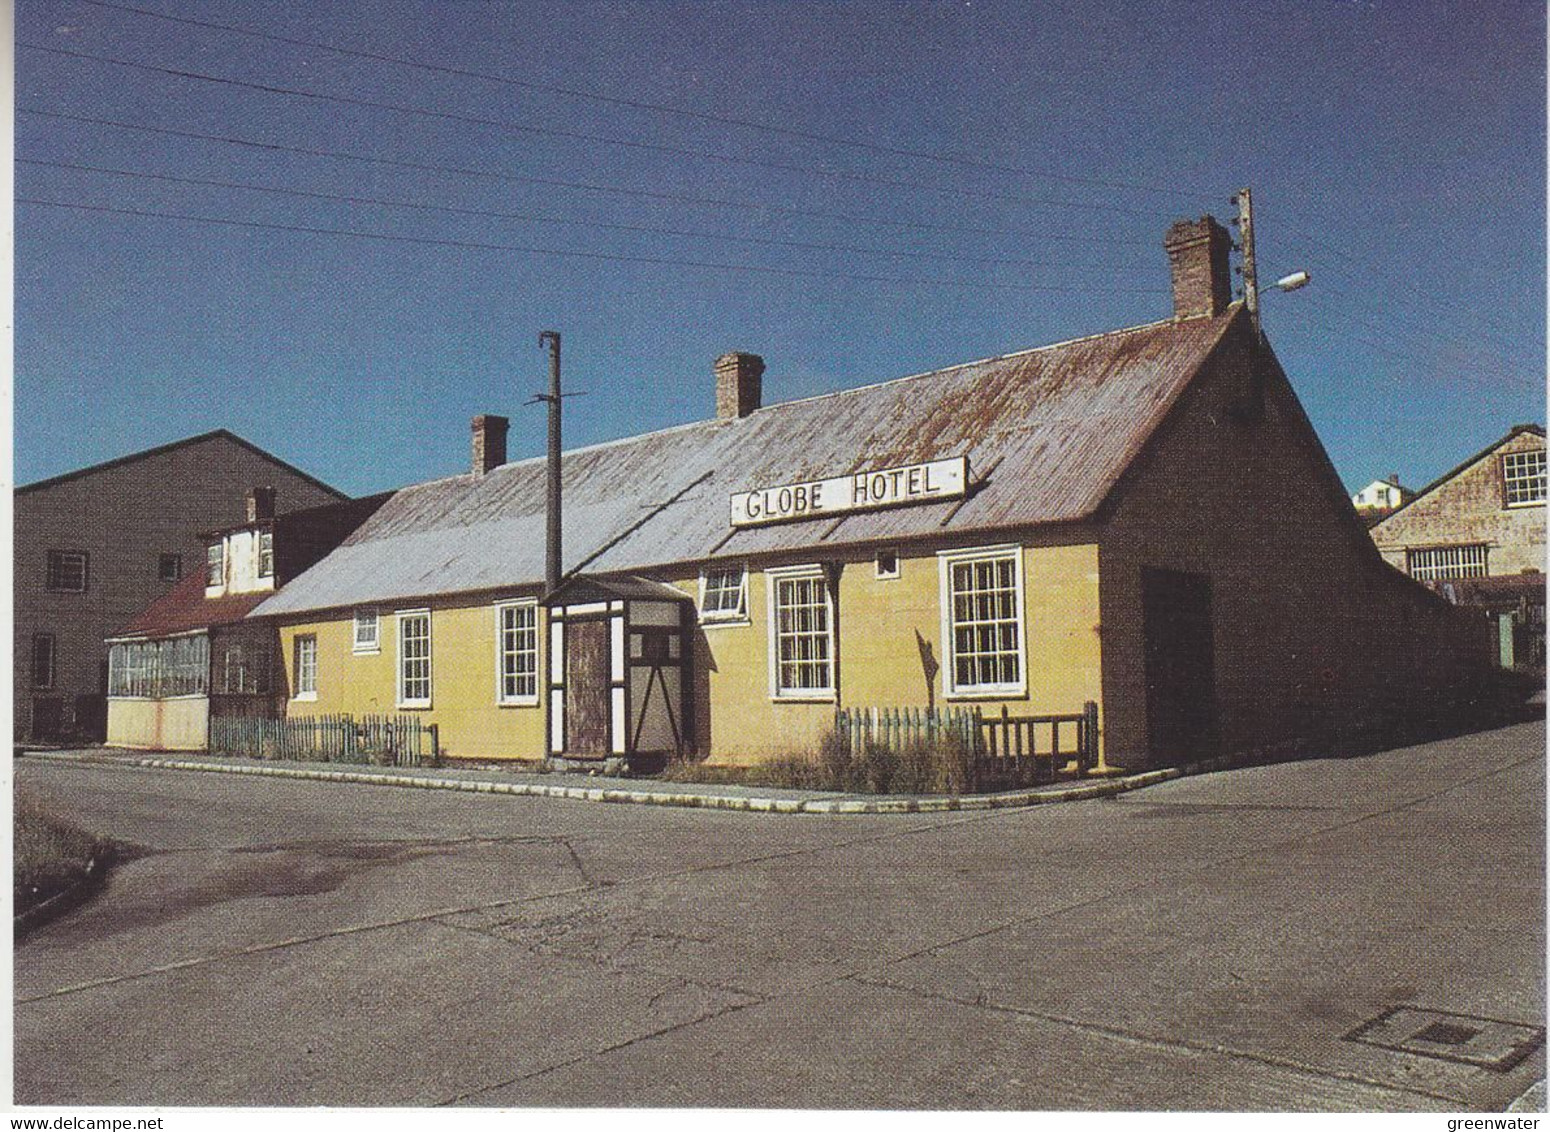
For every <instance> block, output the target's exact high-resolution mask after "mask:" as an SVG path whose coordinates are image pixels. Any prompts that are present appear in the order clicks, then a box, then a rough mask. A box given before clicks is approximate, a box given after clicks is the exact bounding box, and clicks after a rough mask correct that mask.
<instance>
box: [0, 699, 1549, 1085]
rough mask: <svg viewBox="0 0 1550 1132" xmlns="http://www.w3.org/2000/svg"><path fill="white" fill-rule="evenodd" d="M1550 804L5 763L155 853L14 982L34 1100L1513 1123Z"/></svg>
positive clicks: (1359, 784) (1350, 786)
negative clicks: (791, 802) (1509, 1116)
mask: <svg viewBox="0 0 1550 1132" xmlns="http://www.w3.org/2000/svg"><path fill="white" fill-rule="evenodd" d="M1544 768H1545V729H1544V725H1543V723H1531V724H1523V725H1518V726H1514V727H1510V728H1505V729H1501V730H1496V731H1489V732H1484V733H1480V734H1476V735H1472V736H1467V737H1465V738H1462V739H1457V740H1451V741H1447V742H1442V743H1435V744H1431V745H1427V746H1422V747H1413V748H1409V749H1405V750H1397V751H1390V752H1385V753H1382V754H1378V755H1371V756H1367V757H1363V758H1357V759H1350V760H1320V761H1310V762H1304V763H1298V764H1288V765H1280V766H1273V767H1262V768H1254V769H1246V770H1238V771H1232V772H1225V773H1220V774H1215V775H1209V776H1203V777H1199V778H1193V779H1185V780H1181V781H1177V782H1172V783H1167V784H1165V785H1161V786H1157V787H1153V788H1150V789H1147V790H1144V791H1140V792H1137V793H1134V794H1129V795H1125V796H1122V797H1119V798H1116V799H1109V800H1101V801H1092V802H1083V803H1073V804H1066V805H1057V806H1046V807H1040V808H1037V809H1032V810H1019V811H995V812H989V813H976V814H946V815H908V816H870V817H867V816H818V815H790V816H775V815H758V814H738V813H719V812H701V811H695V810H678V809H661V808H656V807H650V806H624V805H606V804H596V803H578V802H565V801H556V800H548V799H521V798H510V797H498V796H483V795H469V794H450V793H441V792H428V791H419V790H408V789H398V788H385V787H371V786H342V785H327V784H321V783H309V782H290V781H281V780H272V779H250V778H240V777H235V776H226V775H213V774H197V773H189V772H177V771H164V770H142V769H131V768H118V767H107V768H104V767H95V766H84V765H76V766H72V765H64V764H60V763H54V762H43V761H38V760H21V761H19V762H18V763H17V764H16V777H17V780H18V783H19V784H20V786H21V787H23V788H25V789H28V790H31V791H33V792H34V793H36V794H38V795H42V796H43V797H45V798H47V799H49V800H51V801H53V802H55V803H56V804H57V805H58V806H59V808H61V809H62V810H64V811H66V812H68V813H71V814H73V815H74V816H75V817H76V818H77V819H78V820H79V821H81V822H82V823H83V824H85V825H87V826H89V827H91V828H94V829H96V830H98V831H101V832H103V833H106V834H109V835H111V836H113V837H115V838H118V839H119V840H121V841H123V842H126V843H129V844H131V845H133V846H135V847H136V850H135V852H136V855H135V856H133V857H132V859H130V860H128V861H126V862H124V863H121V864H120V865H119V866H118V867H117V869H116V870H115V872H114V873H113V874H112V876H111V878H110V881H109V883H108V885H107V887H106V889H105V890H104V891H103V892H102V893H100V894H99V895H98V896H97V897H96V898H95V899H94V900H93V901H92V902H91V903H89V904H87V905H85V906H83V907H81V908H79V909H78V910H76V911H75V912H72V913H70V914H69V915H67V916H65V917H64V918H62V919H60V920H57V921H55V922H54V923H52V924H50V925H47V926H45V927H43V928H41V929H39V930H37V931H36V932H35V933H33V934H32V935H30V936H29V937H27V938H25V939H24V940H23V941H22V942H21V943H20V944H18V945H17V948H16V952H15V980H16V982H15V1090H16V1100H17V1102H18V1103H20V1104H51V1105H64V1104H72V1105H75V1104H94V1105H114V1104H145V1105H156V1106H181V1105H208V1104H216V1105H234V1106H235V1105H289V1104H302V1105H415V1106H428V1105H444V1104H455V1105H456V1104H461V1105H503V1106H506V1105H513V1106H567V1107H572V1106H591V1105H608V1106H627V1107H644V1106H659V1105H670V1106H776V1107H824V1108H845V1107H865V1108H1018V1109H1191V1110H1194V1109H1241V1110H1258V1109H1282V1110H1318V1109H1361V1110H1413V1109H1421V1110H1432V1111H1442V1110H1457V1109H1461V1108H1465V1109H1492V1108H1503V1107H1505V1106H1507V1105H1508V1104H1510V1103H1512V1102H1513V1101H1514V1099H1515V1098H1518V1097H1519V1096H1520V1095H1521V1094H1523V1093H1524V1091H1525V1090H1527V1089H1528V1088H1529V1087H1530V1086H1532V1085H1534V1083H1535V1082H1537V1081H1540V1080H1542V1079H1543V1077H1544V1065H1545V1056H1544V1049H1543V1029H1542V1027H1543V1026H1544V1023H1545V899H1544V898H1545V874H1544V862H1545V845H1544V834H1545V810H1544V804H1545V773H1544ZM1396 1008H1398V1009H1396ZM1426 1011H1431V1012H1438V1011H1440V1012H1445V1013H1441V1014H1433V1013H1424V1012H1426ZM1460 1016H1463V1017H1460ZM1364 1026H1366V1027H1367V1029H1366V1030H1361V1028H1362V1027H1364ZM1439 1027H1440V1028H1439ZM1356 1031H1361V1032H1360V1033H1357V1034H1356V1038H1361V1039H1365V1040H1353V1037H1352V1035H1353V1032H1356ZM1418 1035H1419V1036H1418Z"/></svg>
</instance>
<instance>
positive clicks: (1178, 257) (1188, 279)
mask: <svg viewBox="0 0 1550 1132" xmlns="http://www.w3.org/2000/svg"><path fill="white" fill-rule="evenodd" d="M1163 247H1164V248H1166V249H1167V250H1168V265H1169V266H1170V267H1171V268H1172V269H1173V317H1174V318H1200V317H1202V316H1210V317H1212V318H1214V317H1216V316H1217V315H1219V314H1221V313H1222V312H1223V311H1225V310H1226V309H1227V304H1228V303H1230V302H1232V269H1231V267H1230V266H1229V264H1228V254H1227V253H1228V252H1229V251H1230V250H1231V248H1232V237H1231V236H1229V235H1228V234H1227V229H1226V228H1223V227H1222V226H1221V225H1220V224H1218V223H1217V222H1216V219H1215V218H1214V217H1211V216H1202V217H1201V218H1200V219H1199V220H1179V221H1176V222H1175V223H1174V224H1173V225H1172V226H1171V227H1170V228H1169V229H1168V235H1167V236H1166V237H1165V238H1164V239H1163Z"/></svg>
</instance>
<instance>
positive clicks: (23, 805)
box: [12, 793, 107, 914]
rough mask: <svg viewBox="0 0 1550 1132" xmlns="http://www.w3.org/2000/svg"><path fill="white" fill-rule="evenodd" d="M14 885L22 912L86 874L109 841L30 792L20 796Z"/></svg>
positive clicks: (18, 800)
mask: <svg viewBox="0 0 1550 1132" xmlns="http://www.w3.org/2000/svg"><path fill="white" fill-rule="evenodd" d="M14 828H15V838H16V841H15V849H16V853H15V858H14V860H13V862H12V886H13V891H14V894H15V899H16V904H15V911H16V913H18V914H20V913H22V912H25V911H27V910H28V909H29V908H33V907H35V906H37V905H38V904H41V903H43V901H45V900H47V899H48V898H49V897H51V896H53V895H55V894H56V893H58V892H61V891H63V890H64V889H66V888H68V887H70V885H72V884H74V883H76V882H77V881H79V880H81V879H83V878H84V877H85V876H86V865H87V863H88V862H89V861H91V859H92V858H93V857H94V856H101V855H103V854H104V853H105V852H106V851H107V843H106V842H104V841H103V840H102V839H100V838H97V837H93V836H92V835H91V834H89V833H87V832H86V831H84V830H82V829H78V828H77V827H76V826H74V825H72V824H70V823H69V822H67V821H65V820H64V819H63V818H61V817H59V816H58V815H57V814H54V813H52V812H51V811H50V810H48V809H47V808H46V807H44V806H43V805H41V804H40V803H39V802H38V801H37V800H36V799H35V798H32V797H29V796H28V795H26V794H20V793H19V794H17V795H16V811H15V815H14Z"/></svg>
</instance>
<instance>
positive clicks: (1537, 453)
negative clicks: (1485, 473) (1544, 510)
mask: <svg viewBox="0 0 1550 1132" xmlns="http://www.w3.org/2000/svg"><path fill="white" fill-rule="evenodd" d="M1535 457H1538V461H1537V462H1538V464H1539V470H1538V472H1529V473H1527V474H1523V473H1517V474H1514V473H1513V472H1512V471H1510V470H1509V465H1510V464H1512V463H1513V462H1514V461H1516V462H1519V463H1522V462H1526V461H1532V460H1533V459H1534V458H1535ZM1535 480H1538V481H1539V484H1540V489H1539V494H1538V495H1537V496H1529V497H1528V498H1525V499H1514V498H1513V497H1512V494H1513V487H1514V485H1516V484H1523V483H1528V484H1532V483H1533V482H1534V481H1535ZM1544 483H1545V450H1544V449H1543V448H1531V449H1528V450H1527V451H1524V452H1507V453H1504V454H1503V455H1502V499H1503V503H1504V504H1505V506H1508V507H1543V506H1544V504H1545V491H1544Z"/></svg>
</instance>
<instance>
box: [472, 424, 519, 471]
mask: <svg viewBox="0 0 1550 1132" xmlns="http://www.w3.org/2000/svg"><path fill="white" fill-rule="evenodd" d="M470 427H471V428H472V429H473V434H474V475H476V476H482V475H484V474H485V473H486V472H488V471H490V469H492V468H498V467H500V466H501V465H502V464H504V463H505V462H506V430H507V429H509V428H510V427H511V422H510V421H509V420H507V419H506V418H505V417H496V416H491V415H489V414H488V413H480V414H479V415H478V416H477V417H475V418H474V420H473V424H472V425H471V426H470Z"/></svg>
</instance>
